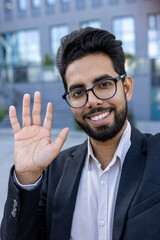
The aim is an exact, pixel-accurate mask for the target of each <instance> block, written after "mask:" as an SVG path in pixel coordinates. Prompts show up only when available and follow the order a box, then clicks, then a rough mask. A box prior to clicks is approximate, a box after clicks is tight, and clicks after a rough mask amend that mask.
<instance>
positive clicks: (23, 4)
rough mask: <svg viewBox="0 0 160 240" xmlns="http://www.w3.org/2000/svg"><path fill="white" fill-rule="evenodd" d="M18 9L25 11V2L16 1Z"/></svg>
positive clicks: (25, 0) (21, 0)
mask: <svg viewBox="0 0 160 240" xmlns="http://www.w3.org/2000/svg"><path fill="white" fill-rule="evenodd" d="M18 9H19V10H20V11H26V9H27V0H18Z"/></svg>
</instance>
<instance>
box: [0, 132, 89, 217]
mask: <svg viewBox="0 0 160 240" xmlns="http://www.w3.org/2000/svg"><path fill="white" fill-rule="evenodd" d="M59 132H60V130H58V129H52V132H51V137H52V140H53V141H54V139H55V138H56V136H57V135H58V133H59ZM86 138H87V136H86V134H85V133H83V132H81V131H71V130H70V132H69V135H68V137H67V140H66V142H65V144H64V145H63V148H62V149H63V150H64V149H66V148H69V147H71V146H74V145H77V144H80V143H83V142H84V141H85V139H86ZM13 164H14V136H13V132H12V129H11V128H2V129H0V173H1V174H0V222H1V220H2V216H3V209H4V204H5V200H6V197H7V189H8V177H9V172H10V168H11V167H12V165H13Z"/></svg>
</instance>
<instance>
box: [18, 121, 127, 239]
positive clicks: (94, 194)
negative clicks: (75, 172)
mask: <svg viewBox="0 0 160 240" xmlns="http://www.w3.org/2000/svg"><path fill="white" fill-rule="evenodd" d="M130 137H131V126H130V124H129V122H128V123H127V127H126V129H125V131H124V133H123V135H122V137H121V140H120V142H119V145H118V147H117V149H116V151H115V154H114V156H113V159H112V161H111V162H110V163H109V165H108V166H107V167H106V169H105V170H102V169H101V164H100V163H99V162H98V160H97V159H96V158H95V156H94V154H93V151H92V147H91V144H90V141H89V138H88V152H87V155H86V159H85V165H84V168H83V170H82V175H81V179H80V184H79V189H78V194H77V199H76V205H75V210H74V214H73V221H72V228H71V237H70V240H84V239H85V240H112V230H113V217H114V209H115V202H116V196H117V189H118V185H119V180H120V175H121V170H122V166H123V162H124V158H125V156H126V153H127V151H128V149H129V147H130V145H131V140H130ZM41 178H42V176H41ZM41 178H40V179H39V180H38V181H37V182H36V183H35V184H31V185H27V186H26V185H22V184H20V183H19V182H18V179H17V178H16V174H15V172H14V181H15V183H16V184H17V185H18V186H19V187H21V188H24V189H26V190H32V189H34V188H35V187H36V186H37V185H38V184H39V182H40V180H41Z"/></svg>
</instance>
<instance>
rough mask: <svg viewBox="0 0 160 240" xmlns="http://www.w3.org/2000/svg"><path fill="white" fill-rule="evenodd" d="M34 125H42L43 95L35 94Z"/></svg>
mask: <svg viewBox="0 0 160 240" xmlns="http://www.w3.org/2000/svg"><path fill="white" fill-rule="evenodd" d="M32 124H33V125H37V126H40V125H41V93H40V92H38V91H37V92H35V94H34V105H33V111H32Z"/></svg>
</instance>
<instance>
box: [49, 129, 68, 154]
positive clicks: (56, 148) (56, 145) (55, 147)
mask: <svg viewBox="0 0 160 240" xmlns="http://www.w3.org/2000/svg"><path fill="white" fill-rule="evenodd" d="M68 132H69V128H64V129H62V131H61V132H60V133H59V135H58V137H57V138H56V140H55V141H54V142H53V143H51V147H52V152H53V153H54V156H53V158H55V157H56V156H57V155H58V154H59V152H60V151H61V148H62V146H63V144H64V143H65V141H66V138H67V135H68Z"/></svg>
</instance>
